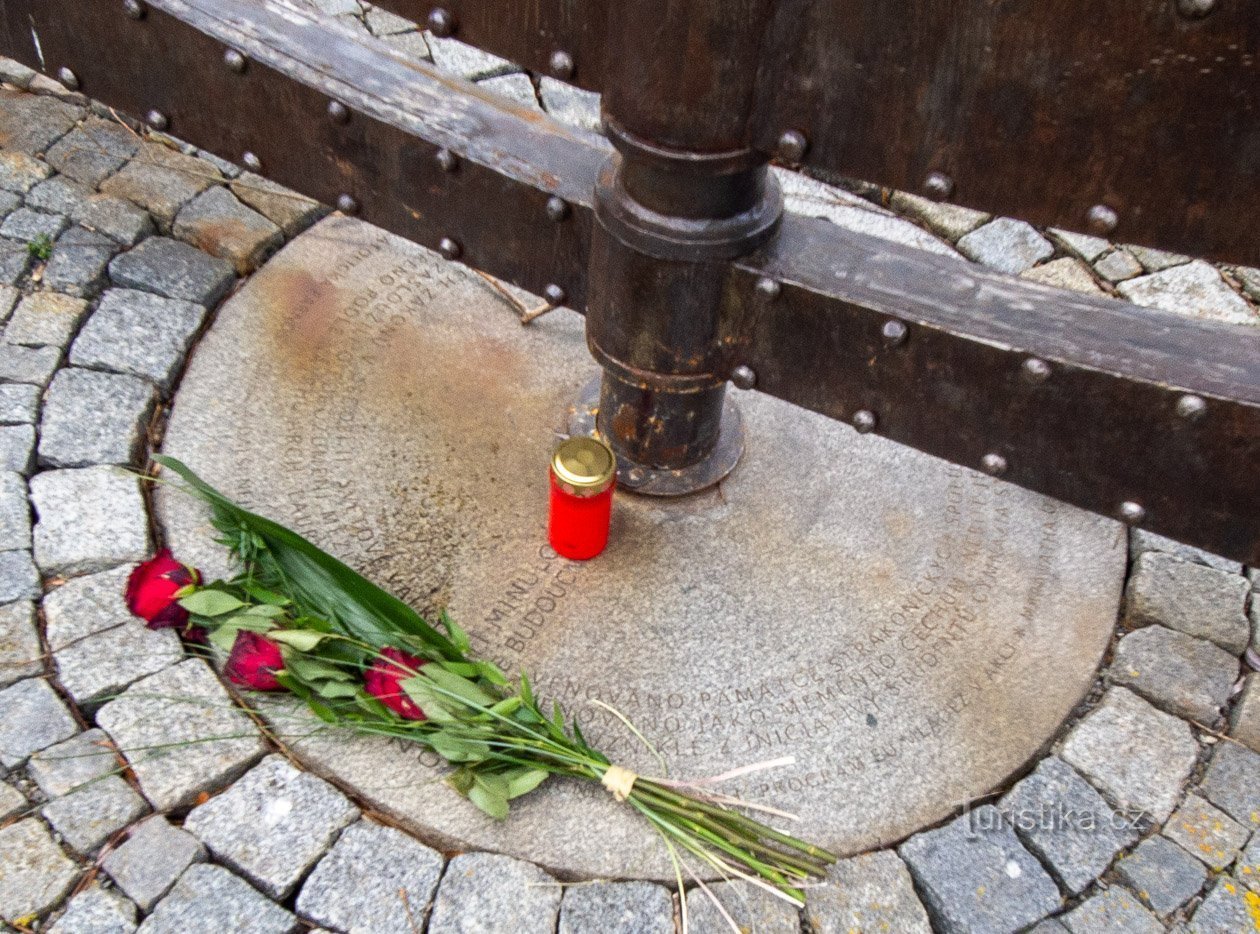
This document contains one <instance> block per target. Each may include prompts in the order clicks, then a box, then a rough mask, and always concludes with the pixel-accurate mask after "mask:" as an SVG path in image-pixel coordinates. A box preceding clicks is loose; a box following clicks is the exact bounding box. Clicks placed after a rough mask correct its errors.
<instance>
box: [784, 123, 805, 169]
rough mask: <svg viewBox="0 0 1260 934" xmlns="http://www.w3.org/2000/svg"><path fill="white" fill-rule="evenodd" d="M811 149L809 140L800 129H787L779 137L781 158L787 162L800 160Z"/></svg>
mask: <svg viewBox="0 0 1260 934" xmlns="http://www.w3.org/2000/svg"><path fill="white" fill-rule="evenodd" d="M807 149H809V140H807V139H806V138H805V134H804V133H802V132H801V131H800V130H787V131H785V132H784V133H783V135H782V136H780V137H779V149H778V151H779V158H780V159H782V160H784V161H785V162H800V161H801V160H802V159H804V158H805V151H806V150H807Z"/></svg>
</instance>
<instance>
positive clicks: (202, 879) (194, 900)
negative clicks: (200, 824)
mask: <svg viewBox="0 0 1260 934" xmlns="http://www.w3.org/2000/svg"><path fill="white" fill-rule="evenodd" d="M298 927H299V925H298V920H297V918H295V917H294V916H293V915H292V914H290V913H289V912H287V911H285V910H284V909H283V908H281V907H280V906H279V905H277V904H275V903H274V902H272V901H271V900H270V899H268V898H267V897H266V896H265V895H263V894H262V893H261V892H259V891H258V890H257V889H255V888H254V887H253V886H251V885H250V884H249V883H248V882H246V881H245V880H244V879H241V878H238V877H237V876H234V875H232V874H231V873H230V872H228V871H227V870H226V869H224V868H223V867H222V866H211V865H208V864H206V863H196V864H194V865H192V866H189V867H188V869H187V870H185V872H184V874H183V875H182V876H180V877H179V881H178V882H176V883H175V887H174V888H173V889H171V893H170V894H169V895H167V896H166V898H164V899H162V901H160V902H158V905H157V907H156V908H154V909H153V914H151V915H149V917H147V918H145V919H144V923H143V924H141V925H140V927H139V929H138V930H139V931H140V932H141V934H225V932H227V931H249V932H250V934H291V932H294V931H296V930H298Z"/></svg>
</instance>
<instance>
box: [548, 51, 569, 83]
mask: <svg viewBox="0 0 1260 934" xmlns="http://www.w3.org/2000/svg"><path fill="white" fill-rule="evenodd" d="M548 64H549V65H550V66H551V73H552V74H553V75H555V76H556V77H557V78H559V79H561V80H562V81H568V80H569V79H570V78H572V77H573V71H574V65H573V56H572V55H570V54H569V53H568V52H565V51H563V50H558V51H555V52H552V53H551V61H550V62H549V63H548Z"/></svg>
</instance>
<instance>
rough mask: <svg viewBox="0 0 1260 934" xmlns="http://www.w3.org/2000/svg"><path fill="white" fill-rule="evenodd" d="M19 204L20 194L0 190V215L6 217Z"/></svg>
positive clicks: (20, 201)
mask: <svg viewBox="0 0 1260 934" xmlns="http://www.w3.org/2000/svg"><path fill="white" fill-rule="evenodd" d="M21 206H22V196H21V195H19V194H17V193H16V192H12V191H0V217H7V216H8V215H9V214H10V213H12V212H13V211H16V210H17V209H18V208H20V207H21Z"/></svg>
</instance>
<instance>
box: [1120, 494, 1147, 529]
mask: <svg viewBox="0 0 1260 934" xmlns="http://www.w3.org/2000/svg"><path fill="white" fill-rule="evenodd" d="M1145 518H1146V510H1145V509H1143V508H1142V507H1141V506H1139V505H1138V504H1137V503H1135V502H1133V501H1132V500H1128V501H1126V502H1123V503H1121V504H1120V521H1121V522H1123V523H1124V524H1125V525H1138V524H1139V523H1140V522H1142V520H1144V519H1145Z"/></svg>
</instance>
